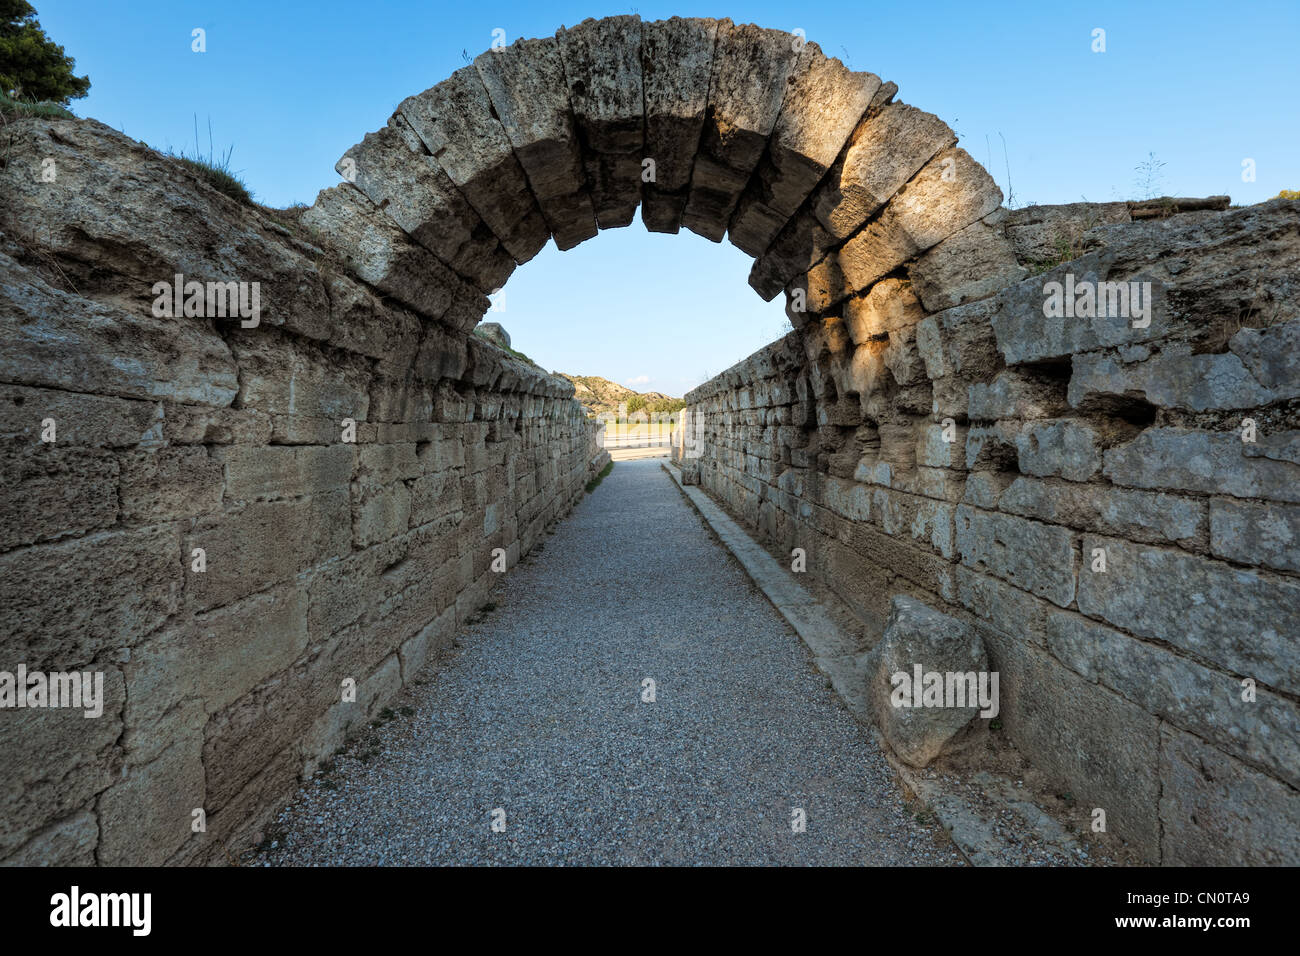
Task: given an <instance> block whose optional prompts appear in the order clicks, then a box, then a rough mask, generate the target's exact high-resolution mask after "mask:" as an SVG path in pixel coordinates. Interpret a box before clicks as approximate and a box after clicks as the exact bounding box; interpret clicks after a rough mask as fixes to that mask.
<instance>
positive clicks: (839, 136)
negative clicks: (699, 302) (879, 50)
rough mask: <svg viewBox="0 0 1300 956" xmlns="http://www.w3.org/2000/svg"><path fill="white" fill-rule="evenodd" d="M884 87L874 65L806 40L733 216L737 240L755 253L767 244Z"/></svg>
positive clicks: (732, 230)
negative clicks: (855, 63)
mask: <svg viewBox="0 0 1300 956" xmlns="http://www.w3.org/2000/svg"><path fill="white" fill-rule="evenodd" d="M878 89H880V77H878V76H876V75H875V74H874V73H854V72H852V71H850V70H848V69H847V68H846V67H845V66H844V64H842V63H841V62H840V61H839V60H836V59H827V58H826V57H825V56H823V55H822V52H821V48H820V47H818V46H817V44H816V43H807V44H805V45H804V46H803V48H802V49H801V50H800V55H799V60H798V61H797V62H796V63H795V65H794V66H793V67H792V68H791V71H790V81H789V83H788V84H787V88H786V90H785V98H784V100H783V102H782V104H781V112H780V114H779V115H778V116H777V119H776V123H775V125H774V126H773V127H772V134H771V136H770V138H769V139H768V141H767V150H766V151H765V152H764V153H763V156H762V158H761V159H760V161H759V163H758V166H757V167H756V168H755V170H754V175H753V177H752V178H751V179H750V181H749V186H748V187H747V189H746V190H745V193H744V195H743V196H742V197H741V198H740V201H739V203H738V204H737V206H736V211H735V214H734V215H733V216H732V218H731V224H730V227H729V229H728V234H729V236H730V239H731V241H732V243H733V244H735V245H736V246H738V247H740V249H742V250H743V251H745V252H747V253H749V254H750V255H751V256H760V255H762V254H763V253H764V252H765V251H766V250H767V248H768V246H770V245H771V244H772V240H773V239H774V238H775V236H776V234H777V232H778V231H779V230H780V229H781V227H782V226H784V225H785V224H786V222H787V221H788V220H789V219H790V217H791V216H793V215H794V214H795V211H796V210H797V209H798V208H799V206H800V204H801V203H802V202H803V201H804V199H806V198H807V197H808V194H809V193H811V192H812V190H813V187H814V186H816V185H817V183H818V182H819V181H820V180H821V178H822V176H824V175H825V174H826V172H827V170H829V169H830V168H831V166H832V165H833V164H834V162H835V158H836V156H838V155H839V152H840V148H841V147H842V146H843V145H844V143H845V141H846V140H847V139H848V137H849V134H850V133H852V132H853V130H854V128H855V127H856V126H857V124H858V120H859V119H860V118H861V117H862V114H863V113H865V112H866V110H867V107H868V106H869V105H870V104H871V98H872V97H873V96H875V94H876V91H877V90H878Z"/></svg>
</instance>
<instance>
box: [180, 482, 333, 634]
mask: <svg viewBox="0 0 1300 956" xmlns="http://www.w3.org/2000/svg"><path fill="white" fill-rule="evenodd" d="M349 512H350V508H349V499H348V494H347V492H345V491H336V492H330V493H328V494H323V495H314V496H312V497H311V498H297V499H294V500H292V501H273V502H254V503H250V504H248V505H246V506H245V507H243V508H242V509H239V510H235V511H228V512H226V513H224V514H222V515H217V516H211V517H206V518H201V519H199V520H198V521H197V522H195V525H194V528H193V530H192V531H190V532H189V533H187V534H186V535H185V541H184V545H183V547H184V552H183V553H184V555H185V556H186V559H187V560H186V564H185V568H186V570H185V590H186V598H187V600H188V601H189V602H190V603H191V604H192V606H193V608H194V609H195V610H196V611H198V610H205V609H207V608H213V607H219V606H221V605H223V604H229V603H230V602H231V601H235V600H238V599H239V598H241V597H244V596H246V595H248V594H251V593H253V592H254V591H258V590H261V589H262V588H265V587H266V586H267V585H269V584H273V583H276V582H279V581H284V580H287V579H288V578H291V577H292V576H293V575H295V574H297V573H298V572H299V571H302V570H304V569H305V568H308V567H310V566H312V565H314V564H317V563H319V562H320V561H322V560H324V559H326V558H329V557H332V556H337V555H341V554H346V553H348V552H349V551H350V550H351V532H352V526H351V521H350V520H349V517H348V515H349ZM194 548H202V549H203V551H204V554H205V557H206V564H207V570H206V571H203V572H197V571H193V570H190V568H191V562H190V561H189V560H188V559H189V557H190V555H191V553H192V551H193V549H194ZM177 567H178V569H179V567H180V566H179V565H177Z"/></svg>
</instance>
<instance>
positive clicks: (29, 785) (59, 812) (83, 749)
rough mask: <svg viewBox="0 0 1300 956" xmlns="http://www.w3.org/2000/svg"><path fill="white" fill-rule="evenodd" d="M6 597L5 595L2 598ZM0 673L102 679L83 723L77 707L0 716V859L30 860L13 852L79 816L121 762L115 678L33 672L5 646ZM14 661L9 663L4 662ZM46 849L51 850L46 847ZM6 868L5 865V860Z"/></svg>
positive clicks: (54, 667) (58, 667)
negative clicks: (17, 669) (99, 704)
mask: <svg viewBox="0 0 1300 956" xmlns="http://www.w3.org/2000/svg"><path fill="white" fill-rule="evenodd" d="M6 596H7V595H6ZM4 650H5V651H6V653H5V655H4V661H5V665H4V666H5V669H7V670H9V671H10V673H12V672H13V671H12V668H13V667H14V666H16V662H19V661H23V660H26V661H27V662H28V665H27V666H28V673H29V674H30V673H31V672H33V671H36V670H43V671H46V672H49V671H59V672H64V673H66V672H68V671H70V670H89V671H98V672H102V673H103V708H104V710H103V714H102V715H101V716H99V717H89V718H88V717H86V716H85V712H84V711H83V710H82V709H79V708H75V707H73V708H69V707H57V708H56V707H46V708H30V707H24V708H22V709H14V710H9V709H6V710H5V711H4V720H0V748H2V749H3V751H4V755H5V774H4V782H3V785H2V786H0V819H3V820H4V821H5V825H4V827H3V828H0V859H3V858H4V857H6V856H7V855H8V854H10V853H14V852H22V853H23V854H24V855H28V856H36V855H38V854H39V853H40V851H39V850H37V848H36V847H31V846H29V847H27V848H25V849H24V850H23V851H19V848H20V847H22V845H23V844H24V843H25V842H27V836H28V835H32V834H34V833H35V832H37V831H39V830H43V829H44V828H45V827H47V826H49V825H50V824H52V823H55V822H56V821H59V820H62V819H63V818H65V817H68V816H70V815H72V814H74V813H77V812H79V811H81V810H83V809H84V808H85V806H86V804H87V803H88V802H89V801H91V800H92V799H93V798H94V796H95V794H97V793H99V792H100V791H101V790H103V789H104V788H105V787H107V786H109V784H111V783H112V782H113V781H114V779H115V778H116V776H117V774H118V771H119V769H120V767H121V763H122V751H121V749H120V748H119V747H118V745H117V741H118V737H119V736H120V735H121V733H122V704H123V700H124V694H123V690H122V675H121V672H120V671H118V670H116V669H113V668H103V667H100V666H94V667H89V668H87V667H85V666H84V665H81V664H78V663H74V662H73V661H72V660H71V659H70V658H65V659H64V660H60V661H51V662H49V665H50V666H48V667H46V666H43V665H38V663H37V662H35V661H33V660H32V657H31V656H26V657H24V656H20V655H19V654H15V653H12V652H10V649H9V648H8V647H6V648H5V649H4ZM11 662H13V663H11ZM51 850H53V848H51ZM6 862H8V861H6Z"/></svg>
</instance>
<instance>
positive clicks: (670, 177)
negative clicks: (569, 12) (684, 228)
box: [641, 17, 718, 233]
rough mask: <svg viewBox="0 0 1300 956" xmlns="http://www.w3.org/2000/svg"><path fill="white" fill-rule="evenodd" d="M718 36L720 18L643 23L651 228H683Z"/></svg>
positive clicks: (646, 208) (646, 203)
mask: <svg viewBox="0 0 1300 956" xmlns="http://www.w3.org/2000/svg"><path fill="white" fill-rule="evenodd" d="M717 39H718V21H717V20H709V19H697V18H682V17H672V18H670V19H668V20H655V21H654V22H652V23H643V24H642V25H641V73H642V92H643V95H644V97H645V156H644V157H643V159H649V160H653V162H654V178H653V179H650V180H647V181H645V182H643V183H642V187H641V196H642V203H643V204H642V206H641V218H642V220H643V221H644V222H645V224H646V228H647V229H649V230H651V231H652V232H671V233H675V232H677V231H678V230H679V229H680V228H681V220H682V211H683V210H684V209H685V208H686V199H687V196H688V190H689V188H690V182H691V170H692V168H693V167H694V165H695V151H696V149H697V147H698V146H699V144H700V134H701V132H702V131H703V129H704V119H705V113H706V111H707V109H708V105H709V77H710V75H711V73H712V71H713V48H714V47H715V46H716V44H717Z"/></svg>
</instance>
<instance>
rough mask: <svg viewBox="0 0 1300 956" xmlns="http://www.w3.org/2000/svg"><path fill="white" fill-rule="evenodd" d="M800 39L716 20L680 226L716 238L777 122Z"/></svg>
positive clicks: (714, 239)
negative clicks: (705, 105)
mask: <svg viewBox="0 0 1300 956" xmlns="http://www.w3.org/2000/svg"><path fill="white" fill-rule="evenodd" d="M800 47H801V43H800V41H799V38H798V37H796V36H794V35H793V34H790V33H783V32H781V31H779V30H765V29H762V28H761V27H756V26H754V25H753V24H742V25H739V26H734V25H732V24H731V23H730V21H722V22H721V23H719V24H718V34H717V44H716V47H715V49H714V54H713V73H712V76H711V78H710V81H709V111H708V115H707V117H706V119H705V122H704V132H703V136H702V138H701V140H700V145H699V152H698V153H697V154H696V157H695V167H694V169H693V170H692V173H691V191H690V197H689V198H688V200H687V202H686V209H685V211H684V212H683V214H682V225H684V226H686V228H688V229H690V230H691V231H692V232H695V233H698V234H699V235H701V236H704V237H705V238H706V239H711V240H712V241H714V242H721V241H722V237H723V235H724V233H725V232H726V230H727V224H728V223H729V222H730V220H731V214H732V212H733V210H734V209H735V207H736V201H737V200H738V199H739V198H740V194H741V192H742V191H743V190H744V188H745V184H746V183H747V182H749V177H750V175H751V174H752V173H753V171H754V168H755V167H756V166H757V165H758V161H759V158H760V157H761V156H762V155H763V149H764V147H765V146H766V145H767V139H768V136H770V135H771V133H772V128H773V127H774V126H775V125H776V119H777V115H778V113H779V112H780V110H781V101H782V98H783V97H784V95H785V90H786V85H787V79H788V77H789V75H790V72H791V70H792V69H793V68H794V66H795V63H796V61H797V60H798V58H799V49H800Z"/></svg>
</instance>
